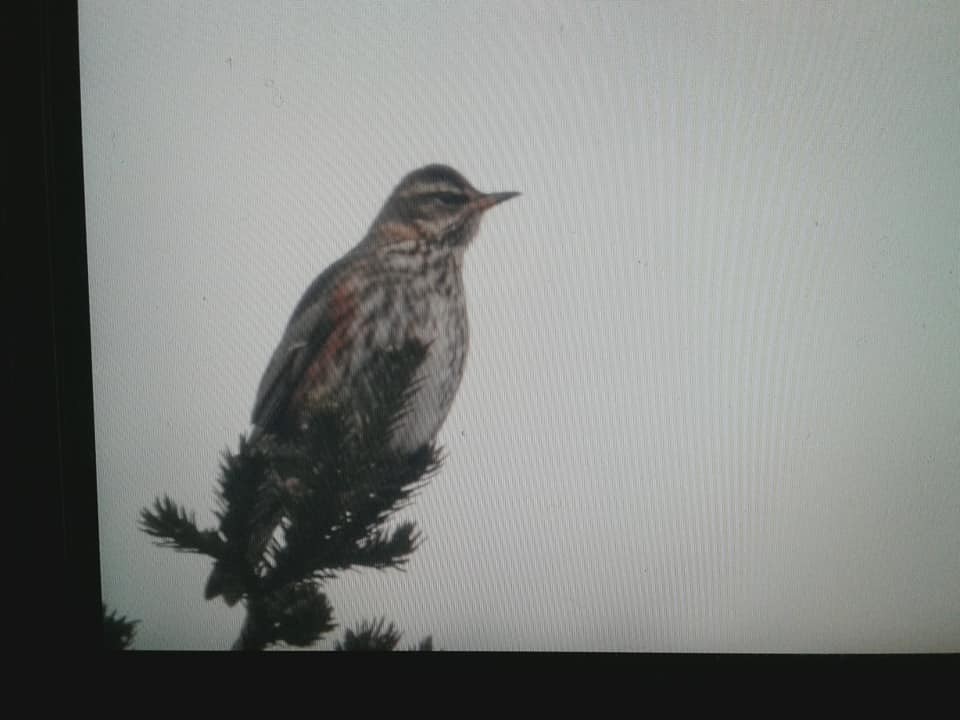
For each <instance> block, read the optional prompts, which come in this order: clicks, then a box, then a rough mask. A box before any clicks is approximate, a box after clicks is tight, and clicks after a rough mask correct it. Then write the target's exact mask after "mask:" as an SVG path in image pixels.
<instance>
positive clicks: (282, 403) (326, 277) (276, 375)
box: [251, 257, 352, 432]
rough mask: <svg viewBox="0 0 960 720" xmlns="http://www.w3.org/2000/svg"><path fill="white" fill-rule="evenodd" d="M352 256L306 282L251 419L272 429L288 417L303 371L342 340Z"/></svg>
mask: <svg viewBox="0 0 960 720" xmlns="http://www.w3.org/2000/svg"><path fill="white" fill-rule="evenodd" d="M349 265H350V263H349V257H346V258H343V259H342V260H340V261H338V262H337V263H334V264H333V265H331V266H330V267H328V268H327V269H326V270H324V271H323V273H321V274H320V275H319V276H318V277H317V278H316V279H315V280H314V281H313V282H312V283H311V284H310V287H309V288H307V291H306V292H305V293H304V294H303V297H302V298H301V299H300V302H299V303H297V307H296V308H295V309H294V311H293V315H292V317H291V318H290V322H289V323H288V324H287V329H286V331H285V332H284V334H283V338H282V339H281V340H280V344H279V345H278V346H277V349H276V350H274V352H273V356H272V357H271V358H270V364H269V365H267V369H266V371H265V372H264V374H263V378H262V379H261V380H260V387H259V389H258V390H257V399H256V402H255V403H254V407H253V413H252V414H251V420H252V422H253V424H254V425H256V426H257V427H259V428H261V429H262V430H266V431H268V432H269V431H271V430H274V429H275V426H276V425H277V424H278V423H279V422H282V421H283V418H284V417H285V415H286V412H287V409H288V406H289V404H290V402H291V400H292V399H293V397H294V394H295V393H296V392H297V389H298V387H299V386H300V384H301V381H302V380H303V378H304V374H305V373H306V372H307V371H308V370H309V369H310V367H311V365H312V364H313V363H314V362H315V361H316V360H317V359H318V358H323V357H324V356H325V353H324V350H325V348H326V347H327V346H328V345H332V344H336V343H337V342H340V341H342V328H343V327H344V324H345V323H346V322H348V321H349V319H350V318H349V314H348V313H346V312H344V308H345V307H349V299H350V298H349V295H350V294H352V293H351V290H350V288H349V283H348V281H349V276H348V275H349V272H348V270H349Z"/></svg>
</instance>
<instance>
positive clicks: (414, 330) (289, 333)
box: [251, 164, 520, 453]
mask: <svg viewBox="0 0 960 720" xmlns="http://www.w3.org/2000/svg"><path fill="white" fill-rule="evenodd" d="M519 194H520V193H518V192H513V191H511V192H493V193H483V192H480V191H478V190H477V189H476V188H474V187H473V185H471V184H470V183H469V182H468V181H467V180H466V178H465V177H464V176H463V175H461V174H460V173H459V172H457V171H456V170H454V169H453V168H451V167H449V166H447V165H439V164H434V165H427V166H426V167H422V168H420V169H418V170H415V171H413V172H411V173H409V174H407V175H406V176H405V177H403V179H402V180H401V181H400V183H399V184H398V185H397V186H396V188H395V189H394V190H393V192H392V193H391V194H390V196H389V197H388V198H387V201H386V202H385V203H384V205H383V207H382V208H381V210H380V212H379V213H378V214H377V216H376V218H375V219H374V221H373V223H372V225H371V226H370V228H369V230H368V231H367V233H366V235H365V236H364V237H363V239H362V240H361V241H360V243H359V244H357V245H356V246H355V247H354V248H353V249H351V250H350V251H349V252H347V253H346V254H345V255H344V256H343V257H341V258H340V259H339V260H337V261H336V262H334V263H333V264H332V265H330V266H329V267H327V268H326V269H325V270H324V271H323V272H322V273H320V275H319V276H317V278H316V279H315V280H314V281H313V282H312V283H311V284H310V286H309V287H308V288H307V290H306V291H305V292H304V294H303V296H302V297H301V298H300V301H299V302H298V303H297V305H296V307H295V308H294V310H293V314H292V316H291V318H290V320H289V322H288V323H287V327H286V330H285V332H284V333H283V337H282V338H281V340H280V343H279V344H278V345H277V347H276V349H275V350H274V352H273V355H272V357H271V358H270V362H269V364H268V365H267V369H266V371H265V372H264V374H263V377H262V379H261V381H260V385H259V388H258V390H257V395H256V401H255V402H254V407H253V412H252V414H251V422H252V424H253V426H254V428H255V432H256V433H257V434H259V433H270V434H273V435H278V436H281V437H286V436H289V435H291V434H292V433H295V432H297V430H299V429H302V427H303V425H304V423H305V421H306V419H307V417H306V415H307V414H308V412H309V409H310V408H311V407H315V404H316V403H318V402H319V403H322V402H326V401H335V402H342V403H345V404H347V405H351V404H358V403H359V399H360V398H359V397H357V398H352V396H354V395H357V396H362V397H366V396H367V394H366V393H365V392H364V383H365V382H366V381H367V377H368V376H367V373H366V369H367V367H368V364H369V362H370V360H371V359H372V357H373V355H374V354H375V353H376V352H378V351H383V350H387V349H398V348H402V347H403V346H404V345H405V343H407V342H409V341H416V342H419V343H421V344H422V345H423V346H425V347H426V348H427V352H426V357H425V359H424V361H423V363H422V365H421V367H420V372H419V377H418V390H417V392H416V393H415V395H414V397H413V398H412V400H411V406H410V407H409V408H408V412H407V413H406V415H405V418H406V419H405V420H404V422H403V423H401V424H400V426H398V427H397V428H396V429H395V431H394V434H393V437H392V438H391V445H392V447H393V449H394V450H396V451H397V452H401V453H409V452H413V451H414V450H417V449H418V448H420V447H422V446H423V445H425V444H426V443H428V442H430V441H431V440H433V438H434V437H435V436H436V434H437V432H438V431H439V429H440V427H441V426H442V424H443V422H444V420H445V419H446V417H447V414H448V413H449V411H450V408H451V406H452V405H453V400H454V397H455V395H456V393H457V390H458V388H459V386H460V382H461V380H462V378H463V373H464V367H465V364H466V358H467V351H468V348H469V328H468V321H467V306H466V297H465V292H464V287H463V274H462V273H463V261H464V254H465V251H466V250H467V248H468V247H469V246H470V244H471V242H472V241H473V240H474V238H475V237H476V235H477V233H478V230H479V228H480V219H481V217H482V216H483V215H484V213H485V212H486V211H487V210H489V209H490V208H492V207H494V206H496V205H499V204H500V203H502V202H504V201H506V200H509V199H511V198H514V197H516V196H518V195H519Z"/></svg>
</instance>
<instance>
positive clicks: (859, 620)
mask: <svg viewBox="0 0 960 720" xmlns="http://www.w3.org/2000/svg"><path fill="white" fill-rule="evenodd" d="M958 37H960V6H958V5H957V3H955V2H944V3H940V4H936V3H923V4H920V3H916V2H907V3H902V4H894V3H886V2H885V3H875V2H866V3H855V2H843V3H818V4H813V3H797V2H790V3H732V2H722V3H718V4H716V3H706V2H705V3H693V4H683V3H673V2H671V3H656V4H654V3H627V4H618V3H612V2H601V3H589V4H587V3H559V4H558V3H549V4H546V5H537V4H535V3H532V2H523V3H516V4H514V3H504V4H499V3H497V4H495V3H480V4H478V3H460V2H456V3H443V4H440V3H400V4H397V3H386V4H380V3H377V4H361V3H353V2H350V3H343V4H330V5H322V4H319V3H285V2H283V3H279V2H275V3H263V4H261V3H237V2H234V1H233V0H230V1H228V2H222V3H215V2H200V3H183V4H178V3H173V2H162V3H126V2H124V3H116V2H83V3H81V4H80V48H81V79H82V94H83V139H84V172H85V184H86V202H87V245H88V254H89V255H88V258H89V276H90V298H91V321H92V330H91V332H92V346H93V353H94V357H93V373H94V378H93V380H94V392H95V412H96V436H97V470H98V476H99V488H100V495H99V498H100V533H101V547H102V555H101V559H102V571H103V592H104V599H105V601H106V602H107V603H108V605H109V606H110V607H111V608H113V609H116V610H117V611H118V612H120V613H122V614H125V615H127V616H130V617H133V618H138V619H140V620H141V623H140V625H139V627H138V635H137V641H136V647H137V648H143V649H148V648H191V649H192V648H196V649H200V648H209V649H218V648H226V647H229V645H230V643H231V642H232V641H233V639H234V638H235V636H236V634H237V631H238V629H239V625H240V622H241V621H242V614H243V613H242V608H241V607H239V606H238V607H236V608H233V609H228V608H226V606H225V605H224V604H223V602H222V600H218V601H216V602H205V601H204V600H203V595H202V593H203V583H204V581H205V579H206V575H207V574H208V572H209V569H210V560H209V559H208V558H201V557H196V556H192V555H180V554H177V553H174V552H172V551H169V550H163V549H160V548H157V547H155V546H154V545H153V544H151V542H150V539H149V538H148V537H147V536H146V535H144V534H143V533H142V532H139V531H138V530H137V527H136V522H137V516H138V513H139V510H140V509H141V508H142V507H144V506H146V505H148V504H149V503H150V502H151V501H152V500H153V498H154V497H156V496H158V495H161V494H163V493H169V494H170V495H171V496H172V497H174V498H175V499H177V500H178V501H180V502H183V503H185V504H186V505H188V506H189V507H192V508H195V509H196V510H197V511H198V515H199V519H200V521H201V522H202V523H204V524H206V525H212V524H213V523H214V517H213V514H212V510H213V508H214V507H215V495H214V490H215V480H216V476H217V469H218V462H219V459H220V453H221V452H222V451H223V450H225V449H227V448H235V447H236V441H237V437H238V435H239V434H240V433H241V432H245V431H246V430H247V429H248V424H247V423H248V419H249V414H250V410H251V407H252V403H253V399H254V395H255V391H256V387H257V383H258V382H259V379H260V374H261V373H262V372H263V370H264V369H265V367H266V364H267V361H268V359H269V356H270V353H271V352H272V350H273V348H274V346H275V344H276V342H277V341H278V340H279V338H280V334H281V332H282V331H283V328H284V326H285V324H286V321H287V319H288V317H289V314H290V312H291V311H292V309H293V306H294V305H295V304H296V302H297V300H298V298H299V296H300V294H301V293H302V292H303V290H304V289H305V288H306V286H307V285H308V284H309V282H310V281H311V280H312V279H313V277H314V276H315V275H316V274H318V273H319V272H320V271H321V270H323V268H324V267H325V266H326V265H327V264H329V263H330V262H332V261H333V260H335V259H336V258H337V257H339V256H340V255H341V254H342V253H344V252H345V251H347V250H348V249H349V248H350V247H352V245H353V244H355V243H356V242H357V241H358V240H359V239H360V238H361V237H362V235H363V234H364V232H365V231H366V229H367V227H368V226H369V223H370V221H371V220H372V219H373V217H374V215H375V214H376V212H377V211H378V209H379V207H380V205H381V203H382V202H383V200H384V199H385V198H386V196H387V195H388V194H389V192H390V191H391V189H392V188H393V186H394V185H395V184H396V182H397V181H398V180H399V179H400V177H401V176H402V175H403V174H404V173H406V172H408V171H410V170H412V169H414V168H416V167H419V166H421V165H424V164H427V163H430V162H444V163H448V164H450V165H453V166H454V167H456V168H458V169H459V170H460V171H462V172H463V173H464V174H465V175H466V177H467V178H468V179H470V180H471V181H472V182H473V183H474V184H475V185H476V186H478V187H479V188H480V189H482V190H488V191H493V190H519V191H522V192H523V196H522V198H520V199H517V200H514V201H512V202H510V203H507V204H506V205H504V206H502V207H498V208H497V209H496V210H494V211H492V212H491V213H489V214H488V216H487V217H486V218H485V220H484V223H483V227H482V228H481V232H480V235H479V237H478V239H477V241H476V242H475V243H474V245H473V246H472V247H471V249H470V250H469V252H468V254H467V258H466V267H465V284H466V291H467V295H468V305H469V312H470V321H471V333H472V341H471V349H470V356H469V359H468V363H467V370H466V375H465V377H464V380H463V383H462V385H461V389H460V392H459V395H458V396H457V399H456V402H455V404H454V407H453V410H452V412H451V414H450V416H449V417H448V419H447V421H446V424H445V426H444V428H443V430H442V431H441V433H440V438H439V439H440V441H441V442H442V444H443V445H445V447H446V450H447V455H448V459H447V462H446V464H445V465H444V467H443V469H442V471H441V472H440V473H439V475H438V476H436V477H435V479H434V480H433V481H432V482H431V484H430V485H429V486H428V487H427V488H426V489H425V490H424V491H423V492H422V493H421V494H420V495H419V496H418V498H417V499H416V501H415V503H414V504H413V505H412V506H411V507H410V508H408V509H407V510H406V511H405V512H404V514H403V517H404V518H408V519H413V520H415V521H416V522H417V523H418V525H419V527H420V529H421V531H422V532H423V533H424V536H425V540H426V542H425V543H424V544H423V546H422V547H421V548H420V550H418V551H417V552H416V553H415V554H414V555H413V556H412V558H411V560H410V563H409V566H408V569H407V571H406V572H405V573H399V572H387V573H379V572H376V571H369V572H362V573H349V574H348V575H346V576H344V577H343V578H341V579H339V580H337V581H334V582H332V583H329V584H328V585H327V588H326V589H327V592H328V593H329V596H330V599H331V602H332V603H333V605H334V608H335V610H336V619H337V620H338V621H339V622H341V623H342V624H343V625H345V626H351V625H353V624H355V623H356V622H357V621H358V620H360V619H363V618H373V617H376V616H380V615H384V616H386V617H387V619H388V620H392V621H394V622H395V623H396V624H397V625H398V627H399V628H400V629H401V630H402V631H403V632H404V643H406V644H412V643H414V642H416V641H417V640H419V639H420V638H422V637H423V636H425V635H428V634H432V635H433V636H434V641H435V644H436V646H437V647H440V648H445V649H451V650H460V649H514V648H522V649H558V650H574V649H577V650H590V649H604V650H607V649H610V650H613V649H626V650H645V651H673V650H711V651H718V650H753V651H768V650H791V651H820V650H832V651H872V650H876V651H900V650H948V649H949V650H958V649H960V613H958V612H957V608H958V607H960V200H958V198H960V140H958V138H960V84H958V81H957V78H958V77H960V43H958V42H957V38H958ZM333 639H334V636H331V642H332V640H333ZM330 644H331V643H330V642H327V643H325V644H324V645H323V647H329V646H330Z"/></svg>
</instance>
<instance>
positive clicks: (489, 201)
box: [471, 192, 520, 210]
mask: <svg viewBox="0 0 960 720" xmlns="http://www.w3.org/2000/svg"><path fill="white" fill-rule="evenodd" d="M519 194H520V193H518V192H499V193H486V194H484V195H481V196H480V197H478V198H477V199H476V200H474V201H473V202H472V203H471V205H473V207H474V208H475V209H476V210H489V209H490V208H492V207H493V206H494V205H499V204H500V203H502V202H504V201H505V200H509V199H510V198H515V197H517V195H519Z"/></svg>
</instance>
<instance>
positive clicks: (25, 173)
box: [0, 1, 102, 649]
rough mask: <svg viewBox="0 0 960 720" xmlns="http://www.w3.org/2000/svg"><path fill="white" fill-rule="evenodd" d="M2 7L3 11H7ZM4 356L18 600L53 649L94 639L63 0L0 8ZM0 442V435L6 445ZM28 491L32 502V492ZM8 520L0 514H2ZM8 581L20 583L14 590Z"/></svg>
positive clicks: (73, 60) (93, 508) (72, 86)
mask: <svg viewBox="0 0 960 720" xmlns="http://www.w3.org/2000/svg"><path fill="white" fill-rule="evenodd" d="M11 5H16V4H11ZM3 13H4V21H3V24H4V25H5V32H4V34H5V36H6V37H5V53H6V54H7V57H6V58H5V60H6V63H5V64H6V70H7V72H6V76H7V80H8V83H9V84H8V88H9V89H11V95H10V97H11V98H12V100H13V102H12V103H11V104H10V106H9V107H8V116H7V118H6V119H7V121H8V122H9V123H10V125H9V126H8V129H7V132H6V133H5V136H6V137H5V142H4V166H5V172H4V175H5V178H4V184H5V190H6V192H5V193H4V202H3V210H2V218H0V223H2V228H3V230H2V233H3V236H4V237H5V238H6V240H5V241H4V246H5V249H6V250H7V252H6V253H4V254H5V260H4V262H3V268H4V269H3V286H4V289H5V291H6V292H7V294H8V295H7V302H6V312H7V320H8V322H7V324H6V326H7V328H8V330H9V335H8V338H9V344H8V345H7V348H6V351H5V353H4V355H5V361H6V362H5V365H6V369H7V381H8V384H9V392H8V393H7V398H8V402H9V404H8V405H7V410H8V420H12V422H11V423H10V425H11V426H12V430H13V436H12V454H13V455H14V457H15V467H16V470H15V472H13V473H11V476H10V477H8V478H7V481H8V483H12V484H14V485H17V486H18V489H23V490H26V492H27V495H28V497H27V499H26V500H25V501H24V502H23V503H22V504H20V505H19V509H20V510H22V512H20V513H18V514H17V517H16V518H15V520H17V521H18V522H17V523H15V524H21V523H22V527H21V528H19V530H18V535H17V538H18V539H19V541H18V542H16V543H15V544H14V545H13V547H12V548H11V550H12V553H13V554H16V555H17V556H18V557H17V561H18V562H22V563H23V570H24V572H23V573H22V575H23V581H22V587H23V589H24V592H23V596H22V601H23V603H24V605H25V606H27V608H28V609H29V610H32V611H34V613H39V614H40V616H41V617H42V619H43V622H42V623H37V624H36V625H27V626H26V627H24V625H25V624H20V627H17V628H16V630H17V631H20V632H28V633H30V637H31V639H33V640H34V641H37V640H39V638H38V637H36V634H37V631H38V630H39V631H40V632H45V633H48V634H50V636H51V637H50V638H49V640H50V642H51V643H52V644H53V647H56V648H58V649H80V648H83V649H91V648H92V649H97V648H99V647H101V646H102V641H101V639H100V638H101V631H100V626H101V611H100V565H99V542H98V528H97V497H96V465H95V445H94V425H93V390H92V375H91V356H90V312H89V294H88V286H87V255H86V232H85V227H86V225H85V215H84V194H83V160H82V154H81V151H82V133H81V120H80V66H79V42H78V41H79V38H78V22H77V6H76V3H74V2H53V1H49V2H39V3H24V4H23V6H21V7H10V6H8V7H7V8H5V9H4V11H3ZM8 437H9V436H8ZM34 494H35V495H34ZM7 510H8V512H9V510H10V506H9V505H8V506H7ZM18 584H20V583H19V582H18Z"/></svg>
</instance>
